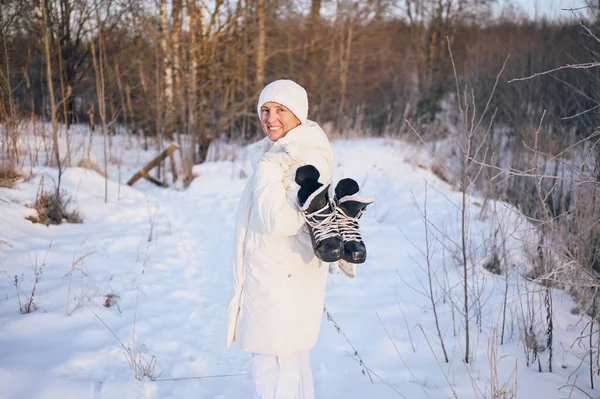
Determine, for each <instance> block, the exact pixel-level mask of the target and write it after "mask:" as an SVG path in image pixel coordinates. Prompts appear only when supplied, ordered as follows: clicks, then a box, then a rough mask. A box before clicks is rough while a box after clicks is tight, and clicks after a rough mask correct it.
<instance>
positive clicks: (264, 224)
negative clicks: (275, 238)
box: [251, 153, 305, 236]
mask: <svg viewBox="0 0 600 399" xmlns="http://www.w3.org/2000/svg"><path fill="white" fill-rule="evenodd" d="M290 168H293V161H292V159H291V158H290V157H289V156H288V155H286V154H285V153H277V154H267V156H265V157H263V158H262V159H261V160H260V161H259V162H258V165H257V167H256V171H255V173H256V186H255V190H254V204H255V211H256V212H254V213H253V216H252V218H253V219H254V221H252V222H251V224H253V225H256V224H258V225H259V226H258V227H259V229H260V231H261V233H263V234H268V235H279V236H291V235H296V234H298V232H299V230H300V229H301V228H302V226H304V223H305V221H304V217H303V216H302V213H301V212H300V211H299V209H298V206H297V199H296V196H297V192H298V191H297V184H296V183H295V182H294V181H293V180H292V179H293V176H289V173H287V172H288V171H289V170H290Z"/></svg>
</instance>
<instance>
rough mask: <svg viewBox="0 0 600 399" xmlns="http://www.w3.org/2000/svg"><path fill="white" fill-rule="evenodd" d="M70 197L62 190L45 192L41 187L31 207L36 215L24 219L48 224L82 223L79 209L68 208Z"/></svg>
mask: <svg viewBox="0 0 600 399" xmlns="http://www.w3.org/2000/svg"><path fill="white" fill-rule="evenodd" d="M70 202H71V198H70V197H69V198H66V195H65V193H64V192H61V193H58V192H56V191H52V192H45V191H44V190H43V189H41V190H40V191H39V192H38V195H37V198H36V199H35V203H34V204H33V208H34V209H35V210H36V211H37V216H28V217H27V218H26V219H27V220H30V221H31V222H33V223H40V224H45V225H46V226H48V225H51V224H53V225H58V224H61V223H63V222H67V223H83V215H82V214H81V213H80V212H79V210H77V209H74V210H72V211H69V210H68V207H69V203H70Z"/></svg>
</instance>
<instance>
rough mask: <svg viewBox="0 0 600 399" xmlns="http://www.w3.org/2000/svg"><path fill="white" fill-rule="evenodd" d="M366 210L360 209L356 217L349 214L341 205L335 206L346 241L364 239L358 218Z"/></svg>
mask: <svg viewBox="0 0 600 399" xmlns="http://www.w3.org/2000/svg"><path fill="white" fill-rule="evenodd" d="M363 211H364V210H360V211H359V212H358V214H357V215H356V217H351V216H348V215H346V214H345V213H344V211H343V210H342V209H341V208H340V207H336V208H335V212H336V214H337V215H336V219H337V224H338V229H339V231H340V234H341V236H342V239H343V240H344V241H362V237H361V235H360V230H359V227H358V219H360V215H362V213H363Z"/></svg>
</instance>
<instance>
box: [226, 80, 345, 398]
mask: <svg viewBox="0 0 600 399" xmlns="http://www.w3.org/2000/svg"><path fill="white" fill-rule="evenodd" d="M257 110H258V115H259V117H260V120H261V125H262V129H263V132H264V134H265V135H266V137H265V138H264V139H263V140H262V141H260V142H259V143H257V144H255V145H253V146H251V147H250V158H251V162H252V165H253V168H254V174H253V175H252V176H251V177H250V179H249V180H248V183H247V185H246V188H245V189H244V192H243V194H242V198H241V200H240V204H239V208H238V213H237V221H236V234H235V251H234V256H233V296H232V298H231V301H230V302H229V308H228V326H227V347H229V346H230V345H231V344H232V343H233V341H234V340H235V341H237V342H238V343H239V345H240V347H241V349H242V350H243V351H247V352H250V353H252V360H251V369H252V370H251V375H252V381H253V385H254V390H255V394H254V397H255V398H261V399H313V398H314V388H313V381H312V374H311V370H310V360H309V350H310V349H311V348H312V347H313V346H314V345H315V343H316V341H317V337H318V335H319V329H320V325H321V317H322V313H323V306H324V300H325V286H326V280H327V273H328V264H327V263H325V262H323V261H321V260H320V259H318V258H317V257H316V256H315V250H314V248H313V243H312V242H311V234H310V233H309V230H308V227H307V225H306V222H305V217H304V215H303V214H302V212H301V211H300V207H299V204H298V201H297V198H298V191H299V189H300V186H299V185H298V184H297V183H296V181H295V179H296V171H297V170H298V168H299V167H302V166H304V165H313V166H314V167H315V168H316V170H317V171H318V173H317V175H316V177H317V178H318V183H319V184H318V185H319V186H321V185H322V186H323V187H324V191H323V194H324V195H325V196H327V195H328V194H327V191H328V189H329V184H330V180H331V171H332V167H333V151H332V149H331V145H330V143H329V140H328V139H327V136H326V135H325V133H324V132H323V130H322V129H321V127H320V126H319V125H318V124H316V123H315V122H312V121H310V120H308V119H307V115H308V97H307V94H306V91H305V90H304V88H302V87H301V86H299V85H298V84H297V83H295V82H293V81H291V80H277V81H275V82H273V83H271V84H269V85H267V86H266V87H265V88H264V89H263V91H262V92H261V94H260V96H259V100H258V107H257ZM327 202H329V201H327ZM330 211H331V209H330ZM338 257H339V256H338Z"/></svg>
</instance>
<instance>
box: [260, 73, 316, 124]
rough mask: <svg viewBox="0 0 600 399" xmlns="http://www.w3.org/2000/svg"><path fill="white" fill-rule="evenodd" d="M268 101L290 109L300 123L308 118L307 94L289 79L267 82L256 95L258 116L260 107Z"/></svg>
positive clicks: (303, 122)
mask: <svg viewBox="0 0 600 399" xmlns="http://www.w3.org/2000/svg"><path fill="white" fill-rule="evenodd" d="M268 102H274V103H277V104H281V105H283V106H285V107H286V108H287V109H289V110H290V111H292V112H293V113H294V115H296V118H298V119H299V120H300V123H302V124H305V123H306V119H307V118H308V95H307V94H306V90H304V87H302V86H300V85H299V84H298V83H296V82H294V81H293V80H289V79H280V80H276V81H274V82H271V83H269V84H268V85H266V86H265V88H264V89H263V90H262V92H261V93H260V96H259V97H258V107H257V111H258V118H259V119H260V117H261V115H260V108H261V107H262V106H263V105H264V104H265V103H268Z"/></svg>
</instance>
